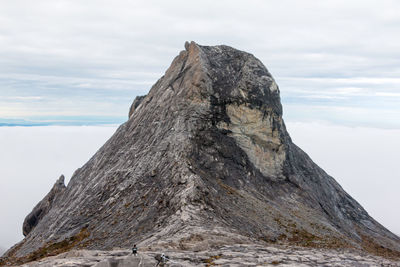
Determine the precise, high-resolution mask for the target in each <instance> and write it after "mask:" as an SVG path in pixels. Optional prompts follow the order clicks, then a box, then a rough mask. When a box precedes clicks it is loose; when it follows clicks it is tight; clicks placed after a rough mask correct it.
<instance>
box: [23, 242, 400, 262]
mask: <svg viewBox="0 0 400 267" xmlns="http://www.w3.org/2000/svg"><path fill="white" fill-rule="evenodd" d="M162 252H163V253H165V255H167V256H169V258H170V260H169V261H167V262H166V264H165V265H166V266H170V267H181V266H186V267H189V266H190V267H197V266H229V267H242V266H280V267H307V266H325V267H330V266H332V267H333V266H335V267H355V266H360V267H361V266H362V267H367V266H393V267H394V266H400V262H399V261H395V260H389V259H385V258H382V257H379V256H373V255H369V254H366V253H363V252H359V251H354V250H348V249H320V248H302V247H293V246H265V244H261V245H260V244H254V243H253V244H236V245H229V246H221V247H220V248H218V249H214V250H212V251H196V252H194V251H182V250H162ZM159 254H160V252H155V251H152V250H149V249H148V248H146V247H145V248H142V249H141V250H140V251H139V254H137V255H136V256H134V255H132V254H131V252H130V251H129V250H121V249H116V250H111V251H98V250H72V251H69V252H65V253H62V254H60V255H57V256H53V257H47V258H45V259H42V260H40V261H34V262H30V263H28V264H26V265H24V266H26V267H67V266H74V267H88V266H93V267H154V266H156V265H157V260H156V259H155V258H156V256H157V255H159ZM159 266H161V264H160V265H159Z"/></svg>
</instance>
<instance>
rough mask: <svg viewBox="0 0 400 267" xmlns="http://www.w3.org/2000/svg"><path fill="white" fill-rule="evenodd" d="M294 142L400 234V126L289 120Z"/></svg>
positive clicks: (374, 215)
mask: <svg viewBox="0 0 400 267" xmlns="http://www.w3.org/2000/svg"><path fill="white" fill-rule="evenodd" d="M287 128H288V131H289V133H290V134H291V137H292V139H293V142H294V143H296V144H297V145H298V146H300V147H301V148H302V149H303V150H304V151H305V152H306V153H308V155H309V156H310V157H311V158H312V159H313V160H314V161H315V162H316V163H317V164H318V165H319V166H320V167H321V168H323V169H324V170H325V171H326V172H327V173H328V174H329V175H331V176H333V177H334V178H335V179H336V181H338V182H339V184H340V185H341V186H342V187H343V188H344V189H345V190H346V191H347V192H348V193H349V194H350V195H351V196H352V197H353V198H355V199H356V200H357V201H358V202H359V203H360V204H361V205H362V206H363V207H364V208H365V209H366V210H367V211H368V213H369V214H370V215H371V216H372V217H373V218H374V219H376V220H377V221H378V222H380V223H381V224H383V225H384V226H385V227H387V228H388V229H389V230H391V231H392V232H394V233H396V234H397V235H399V234H400V226H399V224H398V222H399V221H400V214H399V213H398V212H394V211H396V210H397V208H396V205H398V203H400V196H399V194H398V193H397V189H398V188H400V173H399V172H398V171H397V158H398V157H397V154H398V151H399V150H400V140H399V138H398V137H399V135H400V130H398V129H396V130H394V129H392V130H390V129H376V128H366V127H344V126H338V125H331V124H321V123H299V122H296V123H287Z"/></svg>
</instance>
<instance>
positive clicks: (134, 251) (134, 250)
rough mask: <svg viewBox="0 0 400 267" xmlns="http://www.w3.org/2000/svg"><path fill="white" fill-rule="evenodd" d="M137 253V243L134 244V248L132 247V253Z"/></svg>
mask: <svg viewBox="0 0 400 267" xmlns="http://www.w3.org/2000/svg"><path fill="white" fill-rule="evenodd" d="M136 253H137V247H136V244H135V245H133V248H132V254H133V255H135V256H136Z"/></svg>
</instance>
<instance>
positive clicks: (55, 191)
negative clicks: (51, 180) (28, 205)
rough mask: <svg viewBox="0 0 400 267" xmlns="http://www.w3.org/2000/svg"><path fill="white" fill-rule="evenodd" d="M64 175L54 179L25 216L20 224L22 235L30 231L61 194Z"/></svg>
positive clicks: (63, 188) (63, 187) (63, 186)
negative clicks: (49, 187)
mask: <svg viewBox="0 0 400 267" xmlns="http://www.w3.org/2000/svg"><path fill="white" fill-rule="evenodd" d="M64 179H65V178H64V175H61V176H60V178H58V180H57V181H56V183H55V184H54V186H53V188H52V189H51V190H50V192H49V193H48V194H47V195H46V196H45V197H44V198H43V199H42V200H41V201H40V202H39V203H38V204H37V205H36V207H34V208H33V210H32V211H31V213H29V214H28V216H26V218H25V220H24V224H23V226H22V232H23V234H24V236H26V235H27V234H29V232H30V231H32V229H33V228H34V227H35V226H36V225H37V224H38V223H39V221H40V220H41V219H42V218H43V217H44V216H45V215H46V214H47V213H48V212H49V210H50V209H51V208H52V206H53V203H54V202H55V201H56V199H57V197H58V196H60V195H62V193H63V192H64V190H65V188H66V187H65V185H64Z"/></svg>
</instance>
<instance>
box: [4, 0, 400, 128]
mask: <svg viewBox="0 0 400 267" xmlns="http://www.w3.org/2000/svg"><path fill="white" fill-rule="evenodd" d="M399 8H400V3H399V2H398V1H388V0H384V1H376V0H375V1H368V2H365V1H352V2H349V1H344V0H339V1H338V0H336V1H333V0H328V1H323V2H315V1H311V0H304V1H294V0H292V1H289V0H284V1H259V0H255V1H251V2H249V3H243V2H242V1H225V0H222V1H218V2H215V1H211V0H205V1H202V3H201V5H187V3H186V2H184V1H168V2H165V1H146V2H126V1H113V4H110V3H109V2H107V1H93V0H92V1H84V2H82V1H77V0H72V1H66V0H61V1H56V2H55V1H50V0H44V1H40V3H35V4H33V3H32V2H30V1H27V0H17V1H10V0H5V1H3V2H2V9H1V10H0V57H1V58H2V62H1V64H0V73H2V75H1V76H0V88H1V90H0V97H16V96H20V97H29V96H37V97H42V98H43V99H42V100H43V101H42V102H41V108H38V105H36V104H35V101H36V100H35V99H32V103H31V104H28V99H25V101H22V100H21V103H22V104H21V105H16V104H15V103H13V102H15V101H10V102H11V103H7V101H3V102H2V103H1V105H2V107H3V110H2V111H1V113H0V117H4V116H8V117H10V116H12V117H18V118H24V117H25V116H28V115H29V114H37V115H38V116H39V115H40V114H48V113H52V112H55V111H56V107H57V106H58V107H59V108H58V109H59V110H61V109H62V110H64V111H65V112H67V113H68V112H71V113H73V114H76V113H77V112H82V114H88V113H91V114H93V113H96V114H97V115H101V113H100V110H98V109H96V104H97V103H99V102H100V103H101V105H102V106H104V107H105V106H109V107H110V109H109V112H113V113H114V115H117V113H118V114H119V115H122V114H123V115H125V113H126V108H127V107H129V104H130V102H131V101H132V99H134V97H135V96H136V95H139V94H144V93H146V92H147V91H148V90H149V89H150V86H151V84H153V83H155V81H156V80H157V79H158V78H159V77H161V75H162V73H164V71H165V69H166V68H167V67H168V65H169V64H170V62H171V61H172V59H173V58H174V57H175V56H176V55H177V54H178V52H179V51H180V50H182V49H183V43H184V41H186V40H195V41H197V42H198V43H200V44H206V45H215V44H228V45H231V46H233V47H236V48H239V49H242V50H246V51H249V52H251V53H253V54H254V55H255V56H257V57H258V58H260V59H261V60H262V61H263V62H264V63H265V65H266V66H267V67H268V69H269V70H270V71H271V72H272V74H273V75H274V77H275V78H276V80H277V81H278V83H279V85H280V88H281V92H282V98H283V99H285V98H291V97H292V99H291V101H288V103H289V102H294V104H296V105H301V104H307V105H314V104H313V103H309V102H306V101H305V100H304V99H307V97H309V98H310V99H315V98H330V99H332V100H334V99H335V97H336V100H337V101H336V102H335V103H336V105H341V101H340V100H341V98H340V97H342V96H343V95H344V96H346V97H350V96H354V97H356V96H361V98H360V99H356V98H347V101H346V102H345V103H344V104H345V105H353V104H354V105H359V104H360V102H361V104H362V105H364V106H366V107H368V106H369V105H371V103H374V105H375V106H376V107H377V108H379V107H381V108H385V107H387V106H386V105H385V101H386V100H387V97H391V96H395V95H397V94H398V90H399V87H400V81H399V79H398V77H399V74H400V68H399V66H398V62H399V59H400V51H399V49H398V47H399V44H400V37H399V35H398V34H397V32H398V27H399V26H400V15H399V14H398V12H394V10H398V9H399ZM349 88H358V89H359V91H358V92H355V91H352V90H350V89H349ZM300 91H301V92H300ZM297 96H300V97H297ZM376 97H379V98H382V100H379V101H378V102H376V103H375V102H374V98H376ZM385 97H386V98H385ZM55 99H57V100H58V101H56V103H55V102H54V100H55ZM393 101H394V100H393V99H392V102H393ZM396 101H398V100H396ZM53 102H54V103H55V104H52V103H53ZM105 102H106V103H107V105H106V103H105ZM396 104H397V108H396V105H395V104H394V103H393V104H392V105H391V106H392V110H393V112H396V114H397V115H398V116H399V114H400V111H399V108H398V107H399V106H400V105H398V102H396ZM289 105H291V104H289ZM8 106H9V107H8ZM122 106H123V107H125V109H124V110H123V109H122V108H121V107H122ZM46 107H48V109H46ZM8 112H11V113H8ZM98 112H99V113H98ZM383 119H385V118H383ZM324 120H326V121H336V120H337V118H332V117H326V118H324ZM356 123H357V122H356Z"/></svg>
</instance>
